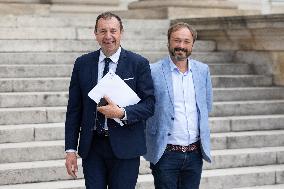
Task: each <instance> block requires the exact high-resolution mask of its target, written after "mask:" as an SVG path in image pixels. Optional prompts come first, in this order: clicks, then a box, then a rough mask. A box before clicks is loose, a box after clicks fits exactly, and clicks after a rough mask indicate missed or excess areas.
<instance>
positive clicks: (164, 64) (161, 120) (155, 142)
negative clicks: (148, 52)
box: [144, 57, 212, 164]
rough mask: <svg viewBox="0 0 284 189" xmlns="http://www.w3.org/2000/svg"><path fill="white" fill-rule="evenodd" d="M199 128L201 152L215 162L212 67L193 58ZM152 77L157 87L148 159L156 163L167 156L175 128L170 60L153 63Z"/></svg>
mask: <svg viewBox="0 0 284 189" xmlns="http://www.w3.org/2000/svg"><path fill="white" fill-rule="evenodd" d="M190 63H191V70H192V75H193V83H194V88H195V97H196V106H197V111H198V127H199V132H200V139H201V152H202V157H203V159H204V160H206V161H208V162H211V155H210V129H209V125H208V117H209V116H208V114H209V112H210V111H211V108H212V84H211V78H210V72H209V68H208V66H207V65H206V64H203V63H201V62H198V61H196V60H193V59H190ZM151 74H152V78H153V82H154V88H155V97H156V104H155V113H154V115H153V116H152V117H150V118H149V119H148V120H147V122H146V131H145V133H146V145H147V153H146V154H145V155H144V158H145V159H146V160H148V161H150V162H151V163H153V164H156V163H157V162H158V161H159V159H160V158H161V156H162V155H163V153H164V151H165V149H166V146H167V141H168V134H169V133H170V131H171V129H172V127H173V120H174V112H175V111H174V105H173V103H174V95H173V85H172V73H171V69H170V59H169V57H167V58H165V59H162V60H160V61H159V62H157V63H154V64H151Z"/></svg>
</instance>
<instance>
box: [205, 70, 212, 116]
mask: <svg viewBox="0 0 284 189" xmlns="http://www.w3.org/2000/svg"><path fill="white" fill-rule="evenodd" d="M206 103H207V109H208V112H211V111H212V104H213V91H212V81H211V76H210V71H209V67H207V77H206Z"/></svg>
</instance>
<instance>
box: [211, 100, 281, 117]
mask: <svg viewBox="0 0 284 189" xmlns="http://www.w3.org/2000/svg"><path fill="white" fill-rule="evenodd" d="M282 113H284V100H259V101H229V102H214V104H213V112H212V113H211V114H210V115H211V116H217V117H221V116H236V115H255V114H256V115H257V114H258V115H266V114H282Z"/></svg>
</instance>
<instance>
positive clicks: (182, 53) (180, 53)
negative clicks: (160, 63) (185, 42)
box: [169, 47, 191, 61]
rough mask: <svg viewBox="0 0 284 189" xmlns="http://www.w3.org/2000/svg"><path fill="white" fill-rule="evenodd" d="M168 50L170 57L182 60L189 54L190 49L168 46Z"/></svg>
mask: <svg viewBox="0 0 284 189" xmlns="http://www.w3.org/2000/svg"><path fill="white" fill-rule="evenodd" d="M169 52H170V55H171V57H173V58H174V59H175V60H176V61H183V60H186V59H187V58H188V57H189V56H190V55H191V51H190V50H188V49H185V48H179V47H176V48H170V47H169Z"/></svg>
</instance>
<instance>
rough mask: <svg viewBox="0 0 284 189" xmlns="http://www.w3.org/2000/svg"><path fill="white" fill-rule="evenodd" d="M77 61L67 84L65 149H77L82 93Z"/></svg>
mask: <svg viewBox="0 0 284 189" xmlns="http://www.w3.org/2000/svg"><path fill="white" fill-rule="evenodd" d="M78 72H79V61H78V59H77V60H76V62H75V64H74V68H73V72H72V76H71V81H70V86H69V100H68V105H67V112H66V121H65V150H69V149H72V150H77V146H78V138H79V131H80V125H81V118H82V94H81V90H80V86H79V78H78V77H79V74H78Z"/></svg>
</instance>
